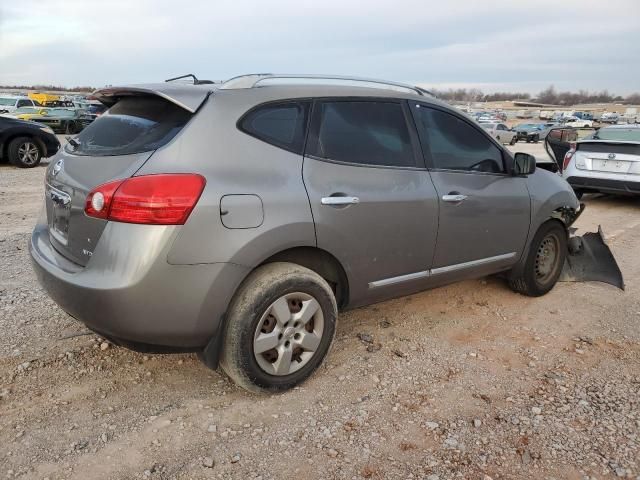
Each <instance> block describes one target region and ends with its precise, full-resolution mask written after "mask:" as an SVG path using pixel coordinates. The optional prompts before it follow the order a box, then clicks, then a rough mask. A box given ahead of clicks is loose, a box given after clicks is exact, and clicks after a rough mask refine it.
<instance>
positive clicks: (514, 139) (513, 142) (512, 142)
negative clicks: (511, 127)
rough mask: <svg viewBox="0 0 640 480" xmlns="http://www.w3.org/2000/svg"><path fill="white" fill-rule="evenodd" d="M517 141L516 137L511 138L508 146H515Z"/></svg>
mask: <svg viewBox="0 0 640 480" xmlns="http://www.w3.org/2000/svg"><path fill="white" fill-rule="evenodd" d="M517 141H518V137H512V138H511V141H510V142H509V145H515V144H516V142H517Z"/></svg>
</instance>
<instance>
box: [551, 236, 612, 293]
mask: <svg viewBox="0 0 640 480" xmlns="http://www.w3.org/2000/svg"><path fill="white" fill-rule="evenodd" d="M568 246H569V254H568V255H567V260H566V261H565V264H564V267H563V269H562V273H561V274H560V278H559V279H558V281H560V282H603V283H608V284H610V285H613V286H616V287H618V288H620V289H622V290H624V279H623V278H622V272H621V271H620V267H618V262H616V259H615V258H614V256H613V253H611V250H610V249H609V246H608V245H607V243H606V241H605V239H604V234H603V233H602V228H601V227H598V233H594V232H589V233H586V234H584V235H583V236H581V237H580V236H573V237H571V238H569V245H568Z"/></svg>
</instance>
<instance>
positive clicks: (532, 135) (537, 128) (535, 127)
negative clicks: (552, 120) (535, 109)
mask: <svg viewBox="0 0 640 480" xmlns="http://www.w3.org/2000/svg"><path fill="white" fill-rule="evenodd" d="M513 128H514V130H515V131H516V134H517V139H518V140H519V141H523V142H527V143H531V142H534V143H537V142H539V141H540V139H541V138H542V135H543V130H544V129H543V127H542V124H540V123H521V124H519V125H516V126H515V127H513Z"/></svg>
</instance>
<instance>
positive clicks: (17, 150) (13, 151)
mask: <svg viewBox="0 0 640 480" xmlns="http://www.w3.org/2000/svg"><path fill="white" fill-rule="evenodd" d="M8 153H9V162H11V163H12V164H13V165H15V166H16V167H20V168H33V167H36V166H37V165H39V164H40V160H41V159H42V152H41V151H40V147H39V146H38V144H37V143H36V141H35V140H34V139H32V138H29V137H18V138H15V139H13V140H11V143H9V148H8Z"/></svg>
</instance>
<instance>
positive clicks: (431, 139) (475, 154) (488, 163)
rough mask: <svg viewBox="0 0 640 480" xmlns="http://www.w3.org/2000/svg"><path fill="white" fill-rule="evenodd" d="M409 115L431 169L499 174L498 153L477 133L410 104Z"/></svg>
mask: <svg viewBox="0 0 640 480" xmlns="http://www.w3.org/2000/svg"><path fill="white" fill-rule="evenodd" d="M412 111H413V115H414V118H415V122H416V127H417V129H418V135H419V137H420V143H421V144H422V148H423V150H424V151H425V152H430V154H431V158H432V160H433V164H434V167H435V168H439V169H445V170H462V171H475V172H484V173H503V172H504V171H505V168H504V162H503V160H502V152H501V150H500V149H499V148H498V147H497V146H496V145H495V144H494V143H493V142H491V141H490V140H489V139H488V138H487V137H486V136H485V135H484V134H483V133H482V132H481V131H480V130H478V129H477V128H475V127H473V126H472V125H470V124H469V123H467V122H465V121H464V120H462V119H461V118H458V117H457V116H455V115H451V114H449V113H446V112H443V111H441V110H436V109H434V108H429V107H425V106H424V105H420V104H412Z"/></svg>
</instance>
